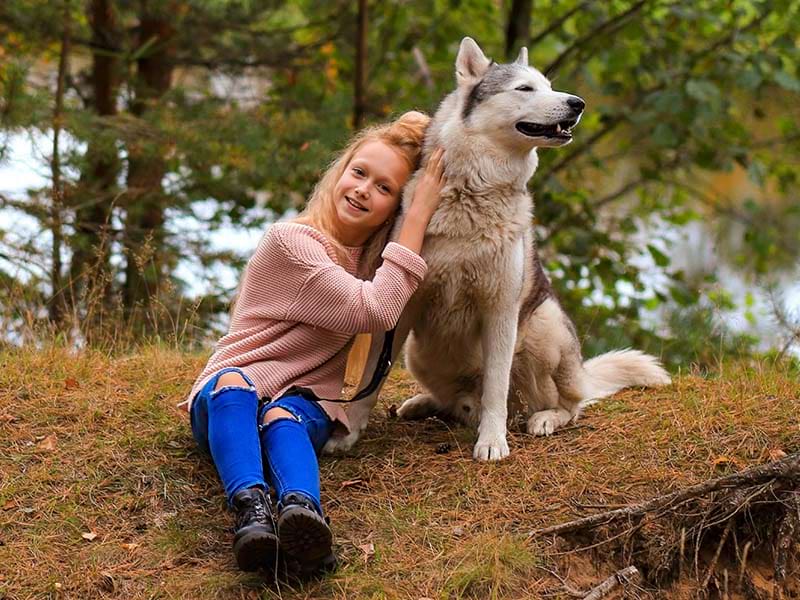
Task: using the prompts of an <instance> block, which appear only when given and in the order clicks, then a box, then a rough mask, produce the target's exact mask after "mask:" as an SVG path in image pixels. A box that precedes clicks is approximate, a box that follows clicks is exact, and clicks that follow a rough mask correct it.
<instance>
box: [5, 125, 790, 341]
mask: <svg viewBox="0 0 800 600" xmlns="http://www.w3.org/2000/svg"><path fill="white" fill-rule="evenodd" d="M65 137H66V136H65ZM65 142H66V143H65V146H66V147H68V146H69V144H70V140H69V139H67V140H65ZM72 143H73V145H74V142H72ZM6 144H7V151H6V156H5V158H4V160H3V162H2V163H1V164H0V193H2V194H4V195H6V196H8V197H11V198H17V199H21V198H25V197H26V196H27V190H29V189H36V188H45V187H47V186H48V185H49V181H50V172H49V167H48V166H47V160H46V155H47V152H48V151H50V150H51V141H50V140H49V138H47V137H46V136H44V135H41V136H39V137H30V136H28V135H16V136H12V137H10V138H8V139H7V140H6ZM67 175H68V176H73V177H74V176H76V175H77V174H75V173H72V174H70V173H67ZM214 208H215V202H214V201H209V202H208V203H207V204H206V205H204V204H203V203H198V204H197V205H196V207H195V214H196V215H197V216H199V217H200V218H192V217H187V216H184V215H174V214H173V215H172V216H171V218H170V221H169V224H168V227H169V229H170V231H171V232H172V234H173V235H177V236H179V237H180V236H186V237H193V238H196V237H198V236H201V238H202V239H204V240H206V243H207V245H208V248H209V249H210V250H217V251H221V250H231V251H235V252H236V253H238V254H240V255H241V256H244V257H247V256H249V255H250V254H251V253H252V252H253V250H254V249H255V247H256V245H257V244H258V242H259V240H260V239H261V236H262V235H263V233H264V232H263V230H262V229H252V228H244V227H237V226H234V225H232V224H228V225H215V226H214V227H213V228H211V227H209V226H208V224H207V223H206V222H204V220H203V219H202V216H203V214H208V215H209V216H210V215H211V214H212V213H213V210H214ZM116 225H118V226H121V224H116ZM0 228H2V229H5V230H8V231H9V233H8V234H7V237H8V239H9V241H11V242H20V241H23V240H24V241H30V242H31V243H33V244H34V245H35V246H36V247H37V248H38V247H40V248H41V249H42V250H44V252H43V254H45V255H47V254H48V253H49V250H46V248H47V247H48V245H49V243H50V241H49V237H48V236H46V235H44V236H43V235H41V232H40V231H39V225H38V223H37V222H36V220H35V219H33V218H31V217H27V216H25V215H22V214H21V213H20V212H18V211H12V210H10V209H0ZM654 240H655V241H654ZM637 241H638V242H639V243H640V247H641V248H642V249H643V250H642V252H641V253H640V254H639V256H638V257H636V259H635V261H636V265H637V266H638V267H640V268H642V270H643V277H644V282H645V284H646V286H647V287H648V288H649V290H650V292H651V293H652V292H654V291H655V290H657V289H660V290H661V291H666V286H667V282H668V277H667V276H666V274H665V272H664V270H663V269H662V268H660V267H658V266H657V265H656V264H655V262H654V261H653V258H652V256H651V255H650V253H648V252H647V251H646V250H644V248H645V245H646V244H647V243H654V244H656V245H657V246H659V247H660V249H661V250H662V251H663V252H664V253H665V254H668V255H669V256H670V258H671V260H672V263H671V268H675V269H682V270H683V271H684V272H685V273H686V274H687V275H689V276H691V275H692V274H693V273H708V272H713V273H715V274H716V277H717V281H718V284H719V287H720V288H721V289H724V290H726V291H727V292H728V293H730V295H731V298H732V300H733V301H734V303H735V305H736V309H734V310H724V311H719V313H718V318H719V320H720V324H721V325H723V326H724V327H727V328H730V330H732V331H734V332H742V333H747V334H750V335H753V336H755V337H756V338H758V339H759V340H760V346H759V348H760V349H761V350H768V349H770V348H778V349H780V348H781V347H782V345H783V343H784V342H783V341H782V339H781V327H780V325H779V324H778V323H777V322H776V320H775V318H774V310H773V302H775V303H777V304H778V305H779V308H780V309H781V310H783V311H784V313H785V314H787V315H788V316H790V317H793V319H794V320H795V321H797V320H800V264H799V265H798V269H797V270H796V271H795V272H794V273H789V274H785V275H783V276H781V277H780V278H779V279H778V280H777V281H776V284H775V286H774V289H773V293H772V296H770V294H769V293H767V292H766V291H765V290H764V289H763V288H760V287H758V286H755V285H754V284H753V283H752V282H750V281H748V279H747V278H746V277H745V276H744V275H743V274H742V273H741V272H738V271H736V270H734V269H733V268H731V267H730V266H728V265H726V264H725V262H724V261H722V260H720V257H719V255H718V251H717V249H716V244H715V240H714V236H713V235H712V234H711V232H710V231H709V230H708V228H707V227H706V226H705V225H704V223H703V222H702V221H694V222H690V223H688V224H687V225H685V226H682V227H677V226H675V225H672V224H667V223H664V222H655V221H651V222H642V223H641V228H640V230H639V235H638V236H637ZM116 260H117V261H119V258H118V257H117V258H116ZM2 261H3V259H2V258H0V263H1V262H2ZM4 266H7V265H4ZM10 270H11V272H12V273H14V267H11V269H10ZM174 274H175V275H176V276H177V277H179V278H180V279H181V280H183V281H184V282H185V283H186V284H187V290H186V291H187V294H188V295H190V296H199V295H202V294H205V293H208V292H210V291H211V290H214V289H217V290H219V289H220V288H222V289H225V290H231V292H232V291H233V289H234V288H235V287H236V285H237V283H238V278H239V273H238V271H237V270H236V269H235V268H232V267H226V266H222V265H218V266H216V267H214V268H212V269H209V268H207V267H203V266H202V265H200V264H199V262H198V261H195V260H192V259H191V258H189V257H186V258H183V259H182V260H181V261H180V262H179V263H178V267H177V270H176V272H175V273H174ZM19 276H20V277H25V273H24V272H19ZM620 291H622V292H623V293H628V294H632V293H633V290H632V288H630V290H626V289H625V288H624V286H623V287H620ZM593 300H594V301H595V302H602V301H603V298H602V293H601V292H599V293H598V295H597V296H596V297H593ZM660 312H661V311H659V310H655V311H651V312H650V313H649V314H646V315H643V319H644V320H645V321H646V322H647V324H652V326H653V327H654V328H657V327H658V326H659V323H660V321H661V317H660ZM225 319H227V315H225V316H223V317H222V321H221V322H220V323H219V324H215V325H217V326H222V327H226V326H227V323H226V322H225ZM792 352H793V354H795V355H797V356H800V347H797V346H795V347H794V348H793V349H792Z"/></svg>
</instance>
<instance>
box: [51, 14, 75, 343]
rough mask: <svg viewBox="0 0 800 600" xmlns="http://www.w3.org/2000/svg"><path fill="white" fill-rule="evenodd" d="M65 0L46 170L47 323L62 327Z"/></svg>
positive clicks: (67, 41)
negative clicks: (61, 142) (48, 198)
mask: <svg viewBox="0 0 800 600" xmlns="http://www.w3.org/2000/svg"><path fill="white" fill-rule="evenodd" d="M69 8H70V7H69V0H64V23H63V27H64V29H63V30H62V33H61V54H60V56H59V59H58V82H57V84H56V104H55V108H54V109H53V157H52V160H51V162H50V169H51V173H52V179H53V188H52V198H51V205H50V228H51V231H52V234H53V245H52V248H51V259H52V263H51V265H50V286H51V290H52V296H51V297H50V304H49V306H48V316H49V318H50V322H51V323H52V324H53V325H54V326H55V327H56V328H57V329H62V328H63V327H64V325H65V316H66V302H65V300H64V298H65V297H66V290H65V289H64V282H63V277H62V273H61V269H62V263H61V246H62V245H63V242H64V234H63V231H62V227H61V225H62V222H61V221H62V211H63V204H64V185H63V183H62V181H61V157H60V154H59V147H58V146H59V137H60V135H61V126H62V124H63V123H62V121H63V119H64V82H65V80H66V77H67V69H68V68H69V47H70V10H69Z"/></svg>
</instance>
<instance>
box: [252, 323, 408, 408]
mask: <svg viewBox="0 0 800 600" xmlns="http://www.w3.org/2000/svg"><path fill="white" fill-rule="evenodd" d="M392 344H394V329H390V330H389V331H387V332H386V336H385V337H384V338H383V348H381V354H380V356H379V357H378V364H377V365H375V373H373V374H372V379H370V381H369V383H368V384H367V387H365V388H364V389H363V390H361V391H360V392H358V393H357V394H356V395H355V396H353V397H352V398H350V399H349V400H338V399H337V400H332V399H328V398H320V397H319V396H317V395H316V394H315V393H314V392H313V390H311V389H309V388H304V387H300V386H296V385H293V386H292V387H290V388H289V389H288V390H286V391H285V392H284V393H283V395H282V396H281V397H283V396H288V395H291V394H300V395H302V396H307V397H310V398H312V399H314V400H317V401H320V400H321V401H324V402H335V403H336V404H349V403H350V402H355V401H356V400H361V399H362V398H366V397H367V396H369V395H370V394H371V393H372V392H374V391H375V390H376V389H377V388H378V386H379V385H380V383H381V380H382V379H383V378H384V377H386V375H388V374H389V369H391V368H392ZM270 402H272V399H271V398H268V397H266V396H265V397H263V398H261V403H262V404H269V403H270Z"/></svg>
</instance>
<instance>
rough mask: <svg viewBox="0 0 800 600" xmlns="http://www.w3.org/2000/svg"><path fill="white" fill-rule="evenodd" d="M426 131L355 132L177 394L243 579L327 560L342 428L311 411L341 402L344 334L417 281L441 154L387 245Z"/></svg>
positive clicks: (388, 315) (256, 267)
mask: <svg viewBox="0 0 800 600" xmlns="http://www.w3.org/2000/svg"><path fill="white" fill-rule="evenodd" d="M428 121H429V119H428V117H426V116H425V115H423V114H422V113H418V112H409V113H406V114H404V115H403V116H401V117H400V118H399V119H398V120H396V121H394V122H392V123H390V124H388V125H382V126H378V127H373V128H370V129H367V130H365V131H363V132H361V133H360V134H359V135H357V136H356V138H355V139H354V140H353V141H352V142H351V143H350V145H349V146H348V147H347V148H346V149H345V151H344V152H343V154H342V155H341V156H340V157H339V158H338V159H337V160H336V161H335V162H334V163H333V164H332V165H331V167H330V168H329V169H328V171H327V172H326V173H325V174H324V175H323V177H322V179H321V180H320V182H319V183H318V185H317V187H316V189H315V190H314V193H313V194H312V196H311V199H310V200H309V203H308V207H307V208H306V210H305V211H304V212H303V213H302V214H301V215H300V216H299V217H298V218H296V219H294V221H292V222H288V223H277V224H274V225H273V226H272V227H270V229H269V230H268V232H267V233H266V235H265V236H264V237H263V239H262V240H261V242H260V244H259V246H258V248H257V249H256V251H255V254H254V255H253V256H252V258H251V259H250V261H249V263H248V265H247V268H246V269H245V272H244V275H243V277H242V281H241V283H240V287H239V294H238V298H237V300H236V303H235V306H234V309H233V312H232V314H231V323H230V330H229V331H228V333H227V335H225V336H224V337H223V338H222V339H221V340H220V341H219V342H218V343H217V346H216V349H215V352H214V354H213V355H212V356H211V358H210V360H209V361H208V364H207V365H206V367H205V369H203V372H202V373H201V374H200V376H199V377H198V378H197V381H196V382H195V384H194V386H193V388H192V391H191V393H190V395H189V399H190V400H189V411H190V414H191V423H192V434H193V435H194V438H195V440H196V441H197V443H198V444H199V445H200V447H201V448H202V449H203V450H205V451H207V452H209V453H210V454H211V457H212V459H213V461H214V465H215V466H216V468H217V472H218V473H219V476H220V479H221V480H222V484H223V486H224V487H225V493H226V494H227V497H228V502H229V505H230V506H231V508H232V509H233V511H234V513H235V521H236V527H235V534H234V543H233V552H234V555H235V556H236V562H237V564H238V565H239V568H240V569H242V570H245V571H254V570H256V569H258V568H261V567H264V568H271V567H273V565H274V564H275V562H276V558H277V555H278V551H279V549H280V552H282V553H283V554H284V555H286V556H287V557H288V558H290V559H294V560H295V561H297V562H299V563H300V564H301V566H303V567H304V568H306V569H314V568H316V567H319V566H322V565H324V564H330V563H331V561H332V559H333V556H332V552H331V544H332V535H331V531H330V528H329V527H328V524H327V522H326V519H325V518H324V517H323V512H322V507H321V506H320V489H319V485H320V484H319V466H318V464H317V454H318V453H319V451H320V449H321V448H322V447H323V445H324V444H325V442H326V441H327V440H328V438H329V437H330V436H331V435H337V434H346V433H347V432H348V422H347V414H346V412H345V411H344V410H343V408H342V405H341V404H338V403H333V402H326V401H324V400H322V399H323V398H338V397H339V396H340V395H341V392H342V385H343V380H344V372H345V365H346V362H347V355H348V351H349V350H350V346H351V344H352V341H353V338H354V337H355V335H356V334H358V333H364V332H375V333H378V332H384V331H386V330H389V329H391V328H392V327H394V325H395V324H396V322H397V320H398V319H399V317H400V313H401V312H402V310H403V307H404V306H405V304H406V302H407V301H408V299H409V298H410V297H411V295H412V294H413V293H414V291H415V290H416V288H417V286H418V285H419V282H420V280H421V279H422V277H423V275H424V274H425V270H426V265H425V262H424V261H423V259H422V258H421V257H420V256H419V252H420V249H421V247H422V238H423V234H424V232H425V228H426V227H427V225H428V221H429V220H430V218H431V216H432V214H433V211H434V210H435V209H436V206H437V204H438V202H439V192H440V190H441V186H442V172H443V166H442V151H441V150H437V151H435V152H434V153H433V155H432V156H431V158H430V160H429V161H428V164H427V165H426V167H425V171H424V173H423V175H422V177H421V180H420V182H419V184H418V185H417V187H416V191H415V193H414V198H413V202H412V204H411V207H410V208H409V210H408V213H407V214H405V215H404V220H403V225H402V228H401V230H400V233H399V236H398V238H397V241H396V242H389V243H387V240H388V236H389V233H390V231H391V229H392V225H393V223H394V220H395V217H396V216H397V213H398V210H399V207H400V195H401V191H402V188H403V185H404V184H405V182H406V180H407V179H408V177H409V175H410V174H411V173H412V172H413V171H414V170H415V169H416V167H417V166H418V163H419V159H420V153H421V148H422V141H423V136H424V133H425V128H426V127H427V124H428ZM376 249H377V250H378V252H380V251H382V254H380V257H381V258H382V265H381V266H380V267H379V268H377V270H375V267H376V264H375V263H377V262H379V259H377V258H376V259H374V260H370V259H369V257H370V256H375V257H378V252H376ZM372 273H374V276H373V277H372V280H371V281H369V280H364V277H365V276H369V275H370V274H372ZM359 274H361V275H362V278H359V277H357V275H359ZM259 398H260V399H262V402H261V404H260V405H259ZM265 467H266V474H267V475H268V478H269V481H270V483H271V484H272V486H273V487H274V488H275V491H276V493H277V500H278V506H277V508H278V516H277V522H276V521H275V519H274V517H273V513H272V510H271V507H270V501H269V497H268V495H267V490H268V486H267V481H266V480H265V477H264V473H265Z"/></svg>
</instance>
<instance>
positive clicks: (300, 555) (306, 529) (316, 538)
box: [278, 494, 335, 568]
mask: <svg viewBox="0 0 800 600" xmlns="http://www.w3.org/2000/svg"><path fill="white" fill-rule="evenodd" d="M279 507H280V512H279V515H278V534H279V535H280V540H281V542H280V543H281V550H282V551H283V552H285V553H286V554H287V555H288V556H290V557H292V558H294V559H295V560H297V561H298V562H299V563H301V564H302V565H305V566H311V567H317V566H322V564H323V563H325V562H330V561H331V560H333V564H334V565H335V558H333V553H332V551H331V546H332V544H333V534H332V533H331V529H330V527H328V523H327V522H326V521H325V519H324V518H323V517H322V515H320V514H319V512H317V509H316V507H315V506H314V503H313V502H311V501H310V500H309V499H308V498H306V497H305V496H303V495H301V494H286V496H284V497H283V499H282V500H281V502H280V504H279ZM334 568H335V566H334Z"/></svg>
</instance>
